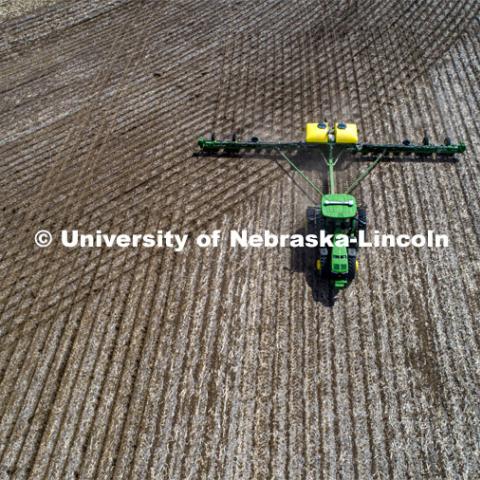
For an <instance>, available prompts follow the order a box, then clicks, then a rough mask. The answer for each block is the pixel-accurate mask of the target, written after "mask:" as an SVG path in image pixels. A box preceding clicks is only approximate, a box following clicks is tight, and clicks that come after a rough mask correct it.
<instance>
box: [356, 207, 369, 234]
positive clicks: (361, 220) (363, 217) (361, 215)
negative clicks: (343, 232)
mask: <svg viewBox="0 0 480 480" xmlns="http://www.w3.org/2000/svg"><path fill="white" fill-rule="evenodd" d="M358 229H359V230H363V231H364V232H365V231H366V230H367V211H366V210H365V209H364V208H359V209H358Z"/></svg>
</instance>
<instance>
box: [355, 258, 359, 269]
mask: <svg viewBox="0 0 480 480" xmlns="http://www.w3.org/2000/svg"><path fill="white" fill-rule="evenodd" d="M358 268H359V263H358V260H355V272H358Z"/></svg>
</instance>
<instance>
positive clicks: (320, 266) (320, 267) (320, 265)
mask: <svg viewBox="0 0 480 480" xmlns="http://www.w3.org/2000/svg"><path fill="white" fill-rule="evenodd" d="M316 267H317V270H318V271H320V270H321V269H322V264H321V263H320V259H318V260H317V261H316Z"/></svg>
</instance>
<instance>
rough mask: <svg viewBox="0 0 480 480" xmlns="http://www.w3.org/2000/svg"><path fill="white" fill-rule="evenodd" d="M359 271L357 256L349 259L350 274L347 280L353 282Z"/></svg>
mask: <svg viewBox="0 0 480 480" xmlns="http://www.w3.org/2000/svg"><path fill="white" fill-rule="evenodd" d="M357 271H358V260H357V257H356V256H353V255H352V256H349V257H348V273H347V280H348V281H349V282H351V281H352V280H353V279H354V278H355V274H356V273H357Z"/></svg>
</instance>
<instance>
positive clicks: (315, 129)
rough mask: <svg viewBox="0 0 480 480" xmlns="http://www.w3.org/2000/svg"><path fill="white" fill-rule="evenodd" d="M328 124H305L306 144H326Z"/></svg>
mask: <svg viewBox="0 0 480 480" xmlns="http://www.w3.org/2000/svg"><path fill="white" fill-rule="evenodd" d="M328 128H329V127H328V123H325V122H320V123H307V135H306V142H307V143H327V142H328Z"/></svg>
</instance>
